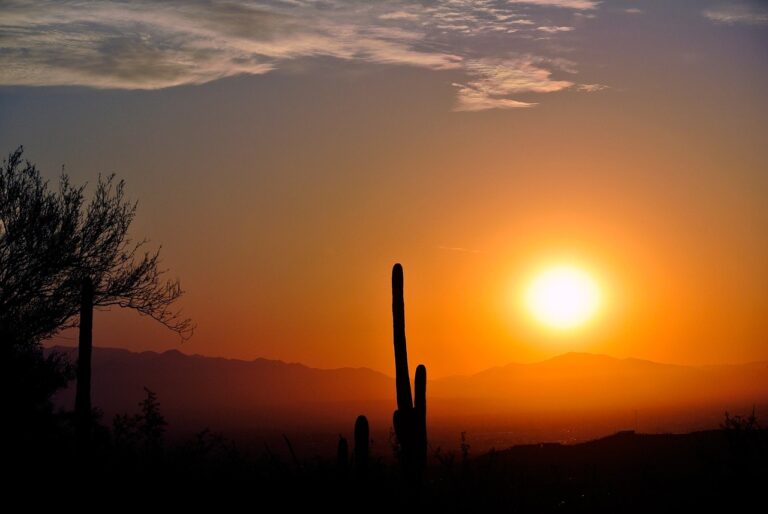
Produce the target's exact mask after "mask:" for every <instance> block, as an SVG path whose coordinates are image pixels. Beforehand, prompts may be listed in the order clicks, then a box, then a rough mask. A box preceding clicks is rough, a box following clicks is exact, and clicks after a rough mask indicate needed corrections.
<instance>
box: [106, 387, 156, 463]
mask: <svg viewBox="0 0 768 514" xmlns="http://www.w3.org/2000/svg"><path fill="white" fill-rule="evenodd" d="M144 392H145V393H146V397H145V398H144V399H143V400H142V401H141V403H139V408H140V410H139V413H138V414H134V415H133V416H130V415H128V414H119V415H117V416H115V418H114V420H113V422H112V434H113V436H114V438H115V444H116V445H117V446H118V447H119V448H121V449H123V450H127V451H129V452H133V451H136V450H143V451H144V452H145V453H146V454H147V455H149V456H152V457H156V456H158V455H159V454H160V453H161V452H162V448H163V435H164V434H165V427H166V426H167V425H168V423H167V422H166V420H165V417H164V416H163V415H162V413H161V412H160V402H159V401H158V400H157V394H155V392H154V391H152V390H150V389H149V388H147V387H145V388H144Z"/></svg>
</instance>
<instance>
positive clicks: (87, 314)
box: [75, 278, 93, 452]
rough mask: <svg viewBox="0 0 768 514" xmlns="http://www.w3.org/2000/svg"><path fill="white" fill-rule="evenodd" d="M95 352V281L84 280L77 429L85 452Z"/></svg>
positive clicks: (78, 443) (78, 353)
mask: <svg viewBox="0 0 768 514" xmlns="http://www.w3.org/2000/svg"><path fill="white" fill-rule="evenodd" d="M92 352H93V282H92V281H91V279H90V278H86V279H85V280H83V288H82V292H81V296H80V337H79V341H78V349H77V391H76V393H75V431H76V437H77V445H78V449H79V450H80V451H81V452H84V451H85V450H86V449H87V447H88V443H89V440H90V432H91V354H92Z"/></svg>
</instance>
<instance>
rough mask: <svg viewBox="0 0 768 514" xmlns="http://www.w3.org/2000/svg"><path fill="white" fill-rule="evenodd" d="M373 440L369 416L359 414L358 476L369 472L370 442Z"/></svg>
mask: <svg viewBox="0 0 768 514" xmlns="http://www.w3.org/2000/svg"><path fill="white" fill-rule="evenodd" d="M370 440H371V437H370V431H369V429H368V418H366V417H365V416H358V417H357V419H356V420H355V471H356V473H357V476H358V477H361V478H362V477H364V476H365V475H366V474H367V473H368V455H369V453H368V444H369V442H370Z"/></svg>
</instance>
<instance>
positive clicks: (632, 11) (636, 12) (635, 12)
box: [624, 7, 643, 14]
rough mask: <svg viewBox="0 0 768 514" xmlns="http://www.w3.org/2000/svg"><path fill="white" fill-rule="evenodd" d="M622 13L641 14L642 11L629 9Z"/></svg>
mask: <svg viewBox="0 0 768 514" xmlns="http://www.w3.org/2000/svg"><path fill="white" fill-rule="evenodd" d="M624 12H625V13H627V14H643V10H642V9H638V8H637V7H630V8H628V9H624Z"/></svg>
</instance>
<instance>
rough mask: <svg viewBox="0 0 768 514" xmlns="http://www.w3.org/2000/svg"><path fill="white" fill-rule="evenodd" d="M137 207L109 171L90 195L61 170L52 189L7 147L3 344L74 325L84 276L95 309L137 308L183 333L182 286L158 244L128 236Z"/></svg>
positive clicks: (2, 198)
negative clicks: (89, 282) (163, 259)
mask: <svg viewBox="0 0 768 514" xmlns="http://www.w3.org/2000/svg"><path fill="white" fill-rule="evenodd" d="M136 207H137V203H136V202H131V201H129V200H127V199H126V196H125V183H124V181H123V180H116V179H115V176H114V175H108V176H99V179H98V182H97V183H96V187H95V190H94V192H93V195H92V197H91V198H90V200H87V199H86V197H85V185H82V186H73V185H72V184H71V183H70V180H69V177H68V176H67V174H66V173H65V172H64V170H63V169H62V173H61V176H60V178H59V182H58V187H57V188H52V187H50V186H49V183H48V181H46V180H44V179H43V177H42V176H41V174H40V172H39V171H38V169H37V168H36V167H35V165H34V164H32V163H30V162H29V161H26V160H24V159H23V148H22V147H19V148H18V149H17V150H16V151H14V152H12V153H11V154H10V155H9V156H8V159H7V160H5V161H3V165H2V169H0V341H3V342H4V344H5V341H10V342H11V343H12V344H14V345H27V344H33V345H36V344H38V343H40V341H42V340H44V339H46V338H49V337H51V336H53V335H54V334H56V333H58V332H59V331H61V330H63V329H65V328H69V327H73V326H77V323H78V313H79V303H80V289H81V286H82V283H83V280H84V279H85V278H86V277H89V278H90V279H91V280H92V281H93V284H94V290H95V292H94V306H96V307H109V306H119V307H127V308H130V309H134V310H136V311H138V312H139V313H140V314H142V315H145V316H149V317H151V318H153V319H155V320H156V321H158V322H160V323H162V324H163V325H165V326H166V327H168V328H169V329H170V330H172V331H174V332H176V333H178V334H179V335H180V336H181V338H182V339H186V338H188V337H190V336H191V334H192V331H193V329H194V326H193V324H192V321H191V320H190V319H188V318H185V317H183V316H182V315H181V312H180V311H179V310H176V309H174V308H173V304H174V303H175V302H176V300H178V299H179V298H180V297H181V296H182V294H183V290H182V288H181V284H180V282H179V281H178V280H177V279H168V278H166V275H167V270H166V269H163V268H161V267H160V264H161V261H160V248H159V247H158V248H157V249H154V250H150V249H148V247H147V243H148V241H147V240H146V239H140V240H133V239H132V238H131V236H130V234H129V228H130V225H131V222H132V221H133V219H134V217H135V215H136Z"/></svg>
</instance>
